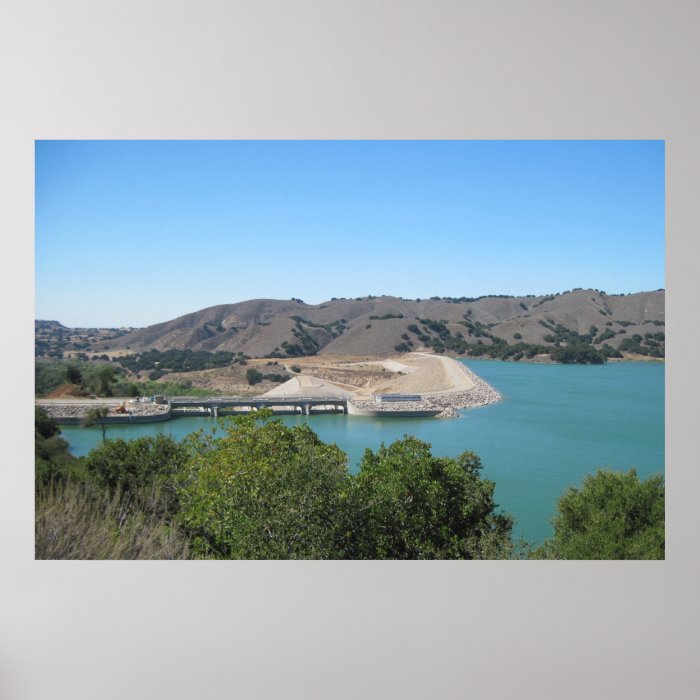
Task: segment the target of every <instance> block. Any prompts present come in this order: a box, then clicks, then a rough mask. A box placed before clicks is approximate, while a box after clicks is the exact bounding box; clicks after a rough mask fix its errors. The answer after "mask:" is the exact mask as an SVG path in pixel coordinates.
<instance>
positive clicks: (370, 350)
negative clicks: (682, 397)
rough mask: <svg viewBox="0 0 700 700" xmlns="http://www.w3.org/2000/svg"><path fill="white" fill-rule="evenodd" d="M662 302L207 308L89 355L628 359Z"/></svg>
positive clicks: (596, 298) (382, 302)
mask: <svg viewBox="0 0 700 700" xmlns="http://www.w3.org/2000/svg"><path fill="white" fill-rule="evenodd" d="M664 302H665V292H664V290H658V291H654V292H639V293H636V294H628V295H619V296H615V295H607V294H605V293H604V292H599V291H596V290H584V289H578V290H574V291H570V292H564V293H561V294H552V295H548V296H525V297H506V296H487V297H480V298H478V299H466V298H460V299H452V298H444V297H443V298H438V297H433V298H432V299H427V300H409V299H402V298H397V297H390V296H380V297H372V296H368V297H361V298H357V299H332V300H330V301H328V302H325V303H323V304H318V305H315V306H313V305H308V304H305V303H303V302H302V301H301V300H289V301H280V300H273V299H256V300H251V301H244V302H240V303H237V304H222V305H219V306H212V307H210V308H207V309H203V310H201V311H197V312H194V313H190V314H187V315H185V316H181V317H179V318H176V319H174V320H172V321H166V322H164V323H159V324H156V325H153V326H148V327H146V328H142V329H138V330H132V331H129V332H122V333H120V334H119V335H113V336H112V337H105V336H102V337H99V336H98V337H94V336H93V341H92V343H91V344H90V347H89V351H90V352H95V353H109V354H112V353H114V354H123V353H124V352H141V351H144V350H148V349H157V350H160V351H167V350H173V349H187V348H189V349H192V350H206V351H209V352H217V351H227V352H232V353H238V354H241V353H242V354H245V355H248V356H250V357H265V356H271V357H281V358H288V357H298V356H304V355H314V354H333V355H383V354H391V353H395V352H405V351H408V350H414V349H415V350H417V349H421V348H422V347H432V348H433V349H434V350H437V351H438V352H441V351H444V350H447V351H456V352H460V348H462V347H463V346H464V345H467V346H472V345H477V344H484V345H487V346H488V345H490V344H493V343H499V342H506V343H508V344H509V345H514V344H517V343H527V344H542V345H549V346H552V345H553V344H554V343H561V342H563V343H564V344H566V342H567V341H568V340H569V339H570V338H571V337H574V336H575V335H576V334H578V335H579V336H584V337H587V338H589V340H590V342H591V343H592V345H593V347H597V348H599V349H600V348H601V347H603V345H608V346H609V347H610V348H618V347H620V346H622V349H623V350H626V351H634V348H635V347H638V346H639V343H640V342H641V343H643V344H645V343H649V345H644V348H643V349H647V350H648V349H649V348H651V349H652V350H653V352H651V353H647V354H656V355H657V356H658V355H663V345H664V341H665V336H664V326H665V314H664V306H665V304H664ZM37 323H40V322H37ZM569 334H574V336H571V335H569ZM633 338H635V339H634V341H633V340H632V339H633ZM637 338H639V340H638V339H637Z"/></svg>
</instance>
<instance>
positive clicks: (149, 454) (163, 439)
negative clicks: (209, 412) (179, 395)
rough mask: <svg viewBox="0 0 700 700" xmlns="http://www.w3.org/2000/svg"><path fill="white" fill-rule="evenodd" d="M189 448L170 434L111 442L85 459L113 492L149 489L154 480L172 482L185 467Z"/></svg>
mask: <svg viewBox="0 0 700 700" xmlns="http://www.w3.org/2000/svg"><path fill="white" fill-rule="evenodd" d="M188 454H189V453H188V451H187V449H186V448H185V447H184V446H183V445H181V444H180V443H179V442H177V440H175V438H173V437H171V436H170V435H156V436H155V437H142V438H137V439H135V440H120V439H119V440H110V441H109V442H104V443H103V444H102V445H100V446H99V447H96V448H95V449H93V450H91V451H90V453H89V454H88V455H87V457H85V468H86V470H87V473H88V474H89V475H91V476H92V478H93V480H94V481H95V482H96V483H98V484H99V485H100V486H105V487H107V488H108V489H109V490H110V491H111V492H114V491H116V489H117V488H119V489H121V491H122V492H125V491H133V490H134V489H137V488H139V487H142V486H148V485H150V484H152V483H153V482H154V481H157V480H159V481H161V482H163V483H168V482H170V481H171V480H172V478H173V477H174V475H175V474H176V473H178V472H179V470H180V469H181V468H182V467H183V466H184V464H185V462H186V460H187V457H188Z"/></svg>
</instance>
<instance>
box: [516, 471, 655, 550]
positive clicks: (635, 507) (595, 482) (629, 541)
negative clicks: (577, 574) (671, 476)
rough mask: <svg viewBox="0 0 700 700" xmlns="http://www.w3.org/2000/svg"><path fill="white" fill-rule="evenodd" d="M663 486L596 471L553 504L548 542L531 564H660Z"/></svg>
mask: <svg viewBox="0 0 700 700" xmlns="http://www.w3.org/2000/svg"><path fill="white" fill-rule="evenodd" d="M664 491H665V490H664V483H663V478H662V477H661V476H660V475H655V476H651V477H649V478H648V479H647V480H646V481H640V480H639V478H638V477H637V472H636V471H635V470H634V469H631V470H630V471H629V472H627V473H621V472H612V471H606V470H599V471H598V472H597V473H596V474H595V476H590V475H589V476H587V477H586V478H585V479H584V481H583V486H582V487H581V489H576V488H570V489H568V490H567V492H566V493H565V494H564V495H563V496H562V497H561V498H560V499H559V502H558V503H557V512H556V515H555V516H554V519H553V520H552V525H553V527H554V536H553V537H552V539H550V540H547V541H546V542H545V543H544V544H543V545H542V546H541V547H539V548H538V549H536V550H534V551H533V552H532V554H531V555H530V556H531V558H534V559H663V558H664V556H665V546H664V541H665V537H664Z"/></svg>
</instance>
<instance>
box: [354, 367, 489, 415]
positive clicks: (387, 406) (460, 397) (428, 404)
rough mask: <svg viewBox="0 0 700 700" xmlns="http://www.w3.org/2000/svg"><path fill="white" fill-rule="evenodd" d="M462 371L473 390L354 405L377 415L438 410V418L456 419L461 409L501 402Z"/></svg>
mask: <svg viewBox="0 0 700 700" xmlns="http://www.w3.org/2000/svg"><path fill="white" fill-rule="evenodd" d="M461 369H462V371H463V372H464V373H465V374H466V375H467V376H468V377H469V379H470V381H471V382H472V383H473V384H474V388H473V389H470V390H468V391H443V392H437V393H434V394H425V395H423V396H422V397H421V400H420V401H401V402H379V401H366V400H365V401H357V400H355V401H353V403H354V404H355V406H357V407H358V408H361V409H363V410H366V411H376V412H377V413H392V412H394V413H395V412H396V411H416V412H417V411H436V410H437V411H440V413H438V414H437V416H436V417H437V418H456V417H458V416H459V409H463V408H477V407H479V406H487V405H488V404H492V403H496V402H497V401H500V400H501V398H502V396H501V395H500V394H499V393H498V392H497V391H496V390H495V389H494V388H493V387H491V386H489V385H488V384H487V383H486V382H485V381H484V380H483V379H481V378H480V377H478V376H477V375H476V374H474V372H472V371H471V370H470V369H468V368H467V367H465V366H464V365H461Z"/></svg>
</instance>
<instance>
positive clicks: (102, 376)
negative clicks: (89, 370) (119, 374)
mask: <svg viewBox="0 0 700 700" xmlns="http://www.w3.org/2000/svg"><path fill="white" fill-rule="evenodd" d="M115 375H116V371H115V369H114V367H112V365H100V366H99V367H98V368H97V369H96V370H95V377H96V378H97V382H98V387H99V392H98V393H100V394H102V395H103V396H111V395H112V382H114V378H115Z"/></svg>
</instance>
